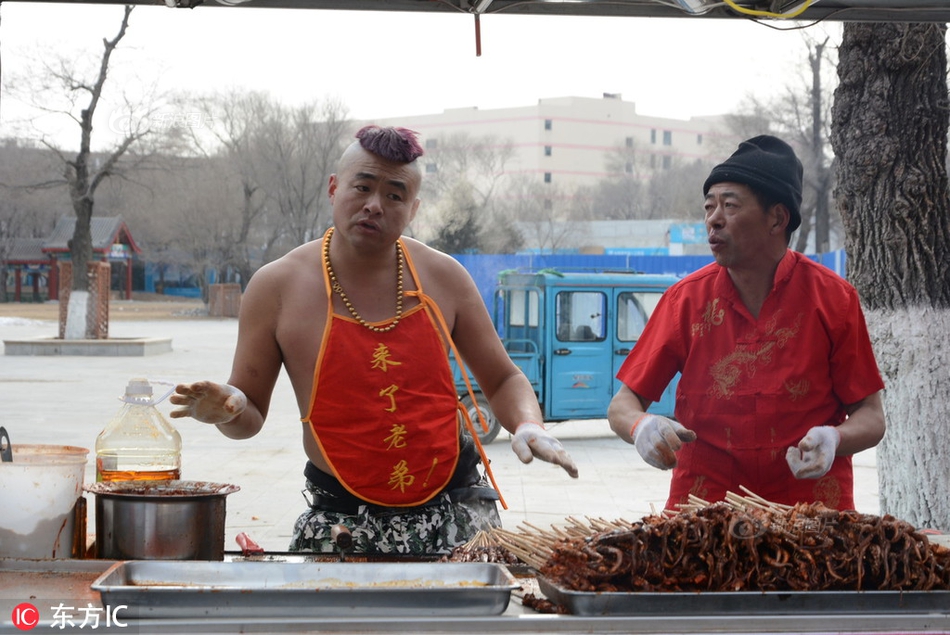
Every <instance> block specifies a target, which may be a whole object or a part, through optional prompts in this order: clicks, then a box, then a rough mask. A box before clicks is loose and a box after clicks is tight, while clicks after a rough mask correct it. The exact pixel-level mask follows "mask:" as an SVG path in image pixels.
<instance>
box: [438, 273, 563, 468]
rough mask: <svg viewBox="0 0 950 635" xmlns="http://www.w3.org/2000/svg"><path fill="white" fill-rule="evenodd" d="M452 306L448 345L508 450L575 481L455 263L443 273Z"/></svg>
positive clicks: (482, 305) (472, 288)
mask: <svg viewBox="0 0 950 635" xmlns="http://www.w3.org/2000/svg"><path fill="white" fill-rule="evenodd" d="M444 270H445V271H446V272H447V275H446V278H445V279H444V280H443V283H444V282H445V281H446V280H447V281H449V284H450V286H448V287H443V288H449V289H452V291H453V293H454V297H455V300H454V301H453V302H452V303H451V306H452V307H453V312H452V316H453V317H452V323H453V324H454V326H453V328H452V339H453V341H454V342H455V344H456V346H457V348H458V351H459V354H460V355H461V357H462V360H463V361H464V362H465V363H466V364H467V366H468V368H469V370H471V372H472V375H474V377H475V379H476V380H477V381H478V385H479V388H481V390H482V392H483V393H484V394H485V397H486V398H488V403H489V404H490V405H491V409H492V412H494V413H495V416H496V417H497V418H498V421H499V422H500V423H501V425H502V426H503V427H504V428H505V429H506V430H508V431H509V432H511V433H512V434H513V436H512V439H511V449H512V451H513V452H514V453H515V454H516V455H517V456H518V458H519V459H520V460H521V462H522V463H530V462H531V461H532V460H533V459H534V458H535V457H537V458H539V459H541V460H542V461H546V462H548V463H554V464H555V465H560V466H561V467H562V468H564V470H565V471H566V472H567V473H568V474H569V475H570V476H571V477H572V478H577V475H578V471H577V466H576V465H575V464H574V460H573V459H572V458H571V456H570V455H569V454H568V452H567V450H565V449H564V446H563V445H561V442H560V441H558V440H557V439H556V438H554V436H552V435H551V434H550V433H549V432H547V431H546V430H545V429H544V425H543V421H544V419H543V414H542V413H541V406H540V404H538V398H537V395H535V394H534V389H533V388H532V387H531V382H529V381H528V378H527V377H525V376H524V373H522V372H521V369H520V368H518V367H517V366H516V365H515V363H514V362H512V361H511V358H510V357H509V356H508V352H507V351H506V350H505V347H504V345H503V344H502V343H501V340H500V339H498V334H497V333H496V332H495V326H494V324H492V321H491V318H490V317H489V315H488V311H487V310H486V309H485V303H484V302H482V298H481V295H479V293H478V289H477V287H476V286H475V282H474V281H473V280H472V278H471V276H469V275H468V272H466V271H465V270H464V268H462V266H461V265H459V264H458V263H457V262H456V261H454V260H452V263H447V264H446V266H445V267H444Z"/></svg>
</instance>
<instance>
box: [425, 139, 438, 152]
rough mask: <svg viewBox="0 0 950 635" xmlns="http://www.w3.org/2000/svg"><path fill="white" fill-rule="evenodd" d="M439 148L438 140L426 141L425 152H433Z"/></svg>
mask: <svg viewBox="0 0 950 635" xmlns="http://www.w3.org/2000/svg"><path fill="white" fill-rule="evenodd" d="M438 147H439V140H438V139H426V150H435V149H436V148H438Z"/></svg>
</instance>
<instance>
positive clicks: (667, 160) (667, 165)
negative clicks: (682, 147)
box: [663, 154, 673, 170]
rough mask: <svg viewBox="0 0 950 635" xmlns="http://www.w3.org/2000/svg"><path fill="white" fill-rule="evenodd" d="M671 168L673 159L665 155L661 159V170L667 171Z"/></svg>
mask: <svg viewBox="0 0 950 635" xmlns="http://www.w3.org/2000/svg"><path fill="white" fill-rule="evenodd" d="M671 167H673V157H671V156H670V155H668V154H667V155H665V156H664V157H663V169H664V170H669V169H670V168H671Z"/></svg>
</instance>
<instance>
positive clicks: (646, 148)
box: [376, 93, 738, 195]
mask: <svg viewBox="0 0 950 635" xmlns="http://www.w3.org/2000/svg"><path fill="white" fill-rule="evenodd" d="M376 123H379V124H381V125H400V126H405V127H408V128H411V129H413V130H415V131H417V132H419V133H420V135H421V137H422V141H423V143H424V145H425V147H426V149H427V150H428V151H430V153H431V154H432V155H435V154H436V151H437V150H439V149H444V148H445V146H446V144H452V143H454V142H457V141H458V140H459V139H460V138H462V137H465V138H467V139H469V140H478V139H488V140H491V141H492V142H493V143H497V144H499V145H502V144H508V143H510V144H511V150H512V152H511V155H510V157H509V158H508V159H507V160H506V161H505V162H504V166H503V171H504V173H505V174H506V175H508V176H514V175H527V176H529V177H531V178H532V180H535V181H536V182H539V183H544V184H548V185H552V186H555V187H556V188H557V190H558V191H559V192H560V193H561V194H562V195H563V194H564V193H569V192H571V191H573V190H574V189H576V188H577V187H578V186H581V185H594V184H596V183H597V182H599V181H601V180H603V179H605V178H607V177H610V176H617V175H618V174H619V173H620V172H621V171H622V172H626V173H627V174H630V175H634V176H636V177H637V178H639V179H643V180H648V179H649V178H651V177H652V175H653V174H655V173H656V172H657V171H659V170H664V169H669V168H671V167H673V166H674V165H677V164H678V163H683V162H693V161H696V160H697V159H700V160H710V161H712V160H717V159H721V158H722V156H724V154H728V153H729V152H731V151H732V149H734V148H735V145H736V143H737V142H738V139H737V138H736V137H734V136H731V135H728V134H727V133H725V125H724V116H721V115H720V116H710V117H692V118H690V119H688V120H682V119H667V118H662V117H652V116H645V115H640V114H638V113H637V111H636V104H635V103H634V102H629V101H624V100H623V99H622V98H621V96H620V95H617V94H610V93H605V94H604V95H603V97H602V98H600V99H597V98H588V97H555V98H545V99H539V100H538V103H536V104H534V105H530V106H516V107H511V108H497V109H488V110H481V109H479V108H477V107H471V108H453V109H447V110H445V111H444V112H442V113H439V114H429V115H416V116H409V117H400V118H398V119H385V120H377V121H376ZM423 160H425V158H424V159H423ZM437 170H438V165H437V164H436V163H435V162H433V161H429V162H428V163H426V171H427V172H429V173H430V174H431V173H433V172H435V171H437ZM552 189H554V188H552Z"/></svg>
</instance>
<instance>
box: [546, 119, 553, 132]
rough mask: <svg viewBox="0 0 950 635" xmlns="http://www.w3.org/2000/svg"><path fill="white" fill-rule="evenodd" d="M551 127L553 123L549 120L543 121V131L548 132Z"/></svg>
mask: <svg viewBox="0 0 950 635" xmlns="http://www.w3.org/2000/svg"><path fill="white" fill-rule="evenodd" d="M553 125H554V122H553V121H551V120H550V119H545V120H544V129H545V130H550V129H551V127H552V126H553Z"/></svg>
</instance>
